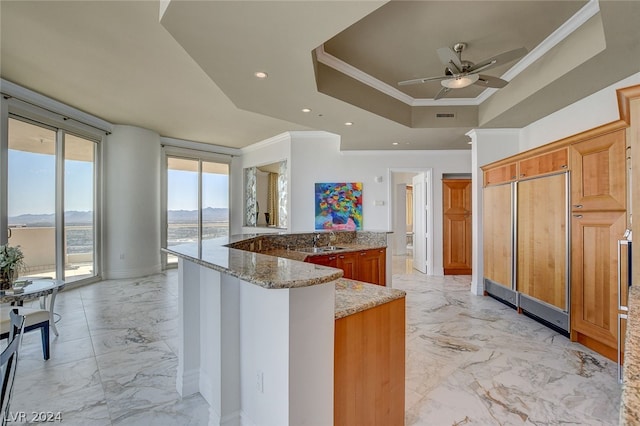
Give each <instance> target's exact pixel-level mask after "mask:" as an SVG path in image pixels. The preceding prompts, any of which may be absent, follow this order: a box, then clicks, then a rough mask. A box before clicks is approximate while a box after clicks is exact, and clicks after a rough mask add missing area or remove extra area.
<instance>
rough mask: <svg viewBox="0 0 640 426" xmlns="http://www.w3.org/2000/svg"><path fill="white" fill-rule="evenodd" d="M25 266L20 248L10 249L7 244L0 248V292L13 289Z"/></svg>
mask: <svg viewBox="0 0 640 426" xmlns="http://www.w3.org/2000/svg"><path fill="white" fill-rule="evenodd" d="M25 266H26V264H25V263H24V254H23V253H22V250H20V246H15V247H10V246H9V244H5V245H3V246H0V290H7V289H10V288H12V287H13V283H14V282H15V280H16V278H18V274H19V273H20V271H21V270H22V269H24V267H25Z"/></svg>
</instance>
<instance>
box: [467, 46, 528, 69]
mask: <svg viewBox="0 0 640 426" xmlns="http://www.w3.org/2000/svg"><path fill="white" fill-rule="evenodd" d="M527 52H528V50H527V49H526V48H524V47H521V48H519V49H513V50H510V51H508V52H504V53H501V54H499V55H497V56H494V57H492V58H489V59H485V60H484V61H481V62H478V63H477V64H475V65H474V66H472V67H471V68H469V70H468V71H469V72H474V73H478V72H480V71H484V70H487V69H489V68H493V67H495V66H498V65H503V64H506V63H507V62H511V61H515V60H516V59H520V58H522V57H523V56H524V55H526V54H527Z"/></svg>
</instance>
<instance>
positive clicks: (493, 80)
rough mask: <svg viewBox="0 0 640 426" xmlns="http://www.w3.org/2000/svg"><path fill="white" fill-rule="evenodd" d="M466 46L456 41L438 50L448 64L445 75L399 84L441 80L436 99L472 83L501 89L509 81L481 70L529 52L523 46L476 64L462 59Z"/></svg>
mask: <svg viewBox="0 0 640 426" xmlns="http://www.w3.org/2000/svg"><path fill="white" fill-rule="evenodd" d="M466 47H467V45H466V43H456V44H455V45H454V46H453V48H450V47H441V48H439V49H437V50H436V52H437V53H438V57H439V58H440V62H442V63H443V64H444V65H445V66H446V68H445V73H444V75H442V76H438V77H424V78H416V79H413V80H405V81H400V82H399V83H398V85H399V86H406V85H409V84H420V83H428V82H430V81H440V84H441V85H442V89H440V91H439V92H438V94H437V95H436V96H435V97H434V99H440V98H442V97H443V96H444V95H446V94H447V93H449V92H450V91H451V89H462V88H465V87H468V86H471V85H472V84H477V85H478V86H482V87H491V88H496V89H500V88H502V87H504V86H506V85H507V84H508V81H506V80H503V79H501V78H498V77H493V76H490V75H484V74H480V72H481V71H485V70H488V69H489V68H493V67H495V66H498V65H504V64H506V63H508V62H511V61H514V60H516V59H519V58H521V57H523V56H524V55H526V54H527V49H525V48H524V47H521V48H518V49H514V50H510V51H508V52H504V53H501V54H499V55H497V56H494V57H492V58H489V59H485V60H484V61H480V62H478V63H477V64H474V63H473V62H470V61H466V60H462V51H463V50H464V49H465V48H466Z"/></svg>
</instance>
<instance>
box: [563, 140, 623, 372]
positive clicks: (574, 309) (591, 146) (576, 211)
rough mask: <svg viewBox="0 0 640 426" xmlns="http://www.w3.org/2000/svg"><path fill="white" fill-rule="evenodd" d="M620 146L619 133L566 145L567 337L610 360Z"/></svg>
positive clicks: (619, 229) (614, 339) (613, 352)
mask: <svg viewBox="0 0 640 426" xmlns="http://www.w3.org/2000/svg"><path fill="white" fill-rule="evenodd" d="M625 145H626V144H625V131H624V129H621V130H618V131H615V132H611V133H607V134H603V135H599V136H596V137H593V138H590V139H586V140H584V141H581V142H578V143H575V144H573V145H572V146H571V171H572V179H571V222H572V230H571V231H572V233H571V235H572V242H571V247H572V251H571V253H572V256H571V298H572V299H571V338H572V340H575V341H578V342H580V343H582V344H584V345H585V346H587V347H590V348H591V349H593V350H595V351H597V352H599V353H601V354H603V355H605V356H606V357H608V358H610V359H612V360H616V359H617V352H618V324H617V317H618V291H619V289H618V258H617V257H618V256H617V255H618V252H617V250H618V240H619V239H621V238H622V235H623V233H624V231H625V228H626V227H627V215H626V167H625V164H626V161H625V149H626V146H625ZM623 291H624V289H623ZM621 343H622V342H621Z"/></svg>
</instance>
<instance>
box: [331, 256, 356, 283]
mask: <svg viewBox="0 0 640 426" xmlns="http://www.w3.org/2000/svg"><path fill="white" fill-rule="evenodd" d="M337 258H338V259H336V267H337V268H340V269H342V271H343V275H342V276H343V277H344V278H350V279H352V280H357V279H358V278H357V275H358V274H357V272H358V271H357V267H356V265H357V263H358V253H356V252H350V253H341V254H339V255H338V256H337Z"/></svg>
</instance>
